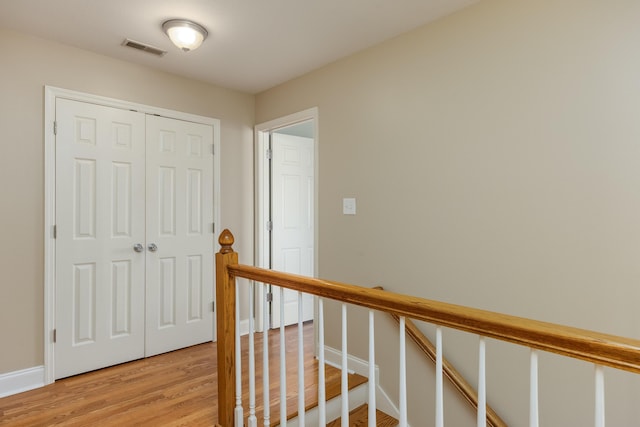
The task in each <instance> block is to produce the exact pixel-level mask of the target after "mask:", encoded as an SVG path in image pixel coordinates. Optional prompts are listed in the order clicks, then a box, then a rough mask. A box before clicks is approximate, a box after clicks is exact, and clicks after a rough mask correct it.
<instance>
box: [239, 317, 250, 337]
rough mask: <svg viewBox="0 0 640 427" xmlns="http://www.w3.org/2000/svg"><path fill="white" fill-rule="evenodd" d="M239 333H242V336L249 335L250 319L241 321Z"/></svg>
mask: <svg viewBox="0 0 640 427" xmlns="http://www.w3.org/2000/svg"><path fill="white" fill-rule="evenodd" d="M238 331H240V335H248V334H249V319H244V320H241V321H240V324H239V325H238Z"/></svg>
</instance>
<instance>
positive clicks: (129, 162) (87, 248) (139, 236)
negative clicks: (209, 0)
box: [55, 99, 145, 378]
mask: <svg viewBox="0 0 640 427" xmlns="http://www.w3.org/2000/svg"><path fill="white" fill-rule="evenodd" d="M56 122H57V137H56V224H57V238H56V281H55V282H56V312H55V316H56V332H57V333H56V335H57V339H56V344H55V345H56V347H55V351H56V364H55V377H56V378H62V377H66V376H69V375H74V374H77V373H80V372H85V371H90V370H93V369H98V368H102V367H105V366H109V365H114V364H117V363H121V362H125V361H129V360H133V359H138V358H141V357H143V356H144V298H145V277H144V275H145V272H144V262H145V260H144V256H145V255H144V252H135V251H134V245H135V244H137V243H140V244H144V238H145V229H144V215H145V204H144V197H145V194H144V193H145V187H144V180H145V170H144V168H145V165H144V153H145V118H144V114H141V113H136V112H132V111H126V110H120V109H116V108H109V107H102V106H97V105H93V104H87V103H82V102H76V101H70V100H64V99H58V100H57V101H56Z"/></svg>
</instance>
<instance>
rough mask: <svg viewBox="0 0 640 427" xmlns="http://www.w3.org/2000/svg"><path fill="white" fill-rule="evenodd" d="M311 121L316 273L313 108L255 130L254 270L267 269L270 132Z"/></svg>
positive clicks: (259, 300)
mask: <svg viewBox="0 0 640 427" xmlns="http://www.w3.org/2000/svg"><path fill="white" fill-rule="evenodd" d="M308 120H313V122H314V127H313V146H314V165H313V174H314V177H313V206H314V211H315V212H314V215H313V218H314V224H313V227H314V236H313V254H314V255H313V256H314V259H313V276H314V277H317V274H318V236H319V233H318V206H319V205H318V171H319V168H318V164H319V162H318V160H319V155H318V152H319V150H318V147H319V144H318V142H319V139H318V128H319V123H318V107H312V108H309V109H306V110H303V111H299V112H297V113H293V114H289V115H287V116H284V117H279V118H277V119H273V120H270V121H268V122H264V123H260V124H257V125H255V127H254V138H255V144H254V149H255V152H254V158H255V164H254V168H255V169H254V176H255V187H254V188H255V209H256V211H255V245H254V247H255V249H254V250H255V253H254V260H255V261H254V263H255V265H256V267H262V268H269V253H270V251H271V248H270V247H269V234H268V232H267V220H268V219H269V193H270V191H269V173H270V171H269V165H268V161H267V149H268V147H269V133H271V132H273V131H275V130H278V129H280V128H283V127H287V126H291V125H295V124H297V123H300V122H306V121H308ZM264 310H265V307H264V295H263V290H262V287H259V290H258V291H257V294H256V310H255V317H256V318H255V329H256V331H258V332H261V331H263V330H264V328H265V325H264V321H263V319H264V316H263V313H264Z"/></svg>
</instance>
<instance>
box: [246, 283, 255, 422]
mask: <svg viewBox="0 0 640 427" xmlns="http://www.w3.org/2000/svg"><path fill="white" fill-rule="evenodd" d="M254 292H255V285H254V283H253V282H251V284H250V285H249V418H248V420H247V422H248V424H249V427H256V425H257V419H256V361H255V357H256V355H255V350H254V344H253V338H254V337H253V335H254V334H253V329H254V318H253V317H254V315H255V314H254V300H255V293H254Z"/></svg>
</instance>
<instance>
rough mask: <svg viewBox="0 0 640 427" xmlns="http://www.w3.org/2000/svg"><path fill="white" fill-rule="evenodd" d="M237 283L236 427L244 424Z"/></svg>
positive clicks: (237, 289) (237, 286)
mask: <svg viewBox="0 0 640 427" xmlns="http://www.w3.org/2000/svg"><path fill="white" fill-rule="evenodd" d="M239 289H240V288H239V284H238V281H236V336H235V348H236V350H235V351H236V407H235V410H234V411H233V412H234V413H233V418H234V422H235V426H236V427H242V426H243V424H244V411H243V409H242V354H241V353H240V328H239V325H240V298H238V295H240V293H239Z"/></svg>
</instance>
